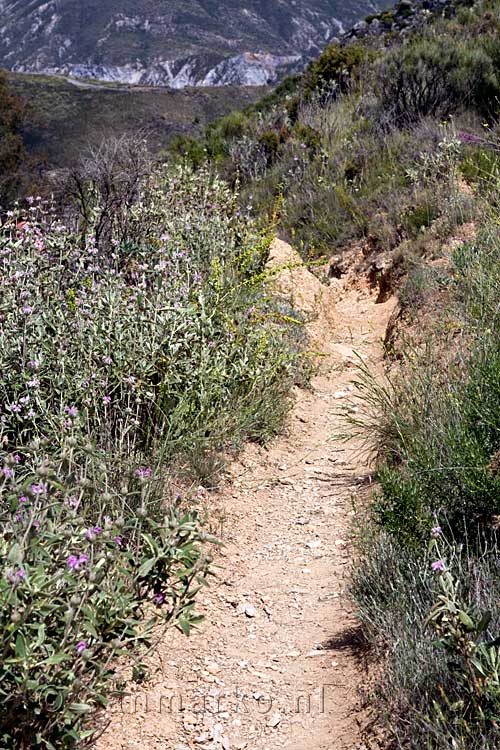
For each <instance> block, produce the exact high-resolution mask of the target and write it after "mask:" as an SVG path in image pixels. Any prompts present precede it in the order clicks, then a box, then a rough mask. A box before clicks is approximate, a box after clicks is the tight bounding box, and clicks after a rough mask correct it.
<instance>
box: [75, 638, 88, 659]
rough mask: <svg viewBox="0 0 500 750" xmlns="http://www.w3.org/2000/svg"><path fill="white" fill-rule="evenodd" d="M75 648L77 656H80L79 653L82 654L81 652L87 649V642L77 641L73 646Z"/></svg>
mask: <svg viewBox="0 0 500 750" xmlns="http://www.w3.org/2000/svg"><path fill="white" fill-rule="evenodd" d="M75 649H76V653H77V654H78V656H80V654H83V652H84V651H86V650H87V642H86V641H78V643H77V644H76V646H75Z"/></svg>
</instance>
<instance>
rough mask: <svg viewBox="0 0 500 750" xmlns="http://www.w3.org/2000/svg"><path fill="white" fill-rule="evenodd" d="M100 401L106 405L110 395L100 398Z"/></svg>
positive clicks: (109, 401) (109, 400)
mask: <svg viewBox="0 0 500 750" xmlns="http://www.w3.org/2000/svg"><path fill="white" fill-rule="evenodd" d="M102 403H103V404H105V405H107V404H110V403H111V396H104V397H103V399H102Z"/></svg>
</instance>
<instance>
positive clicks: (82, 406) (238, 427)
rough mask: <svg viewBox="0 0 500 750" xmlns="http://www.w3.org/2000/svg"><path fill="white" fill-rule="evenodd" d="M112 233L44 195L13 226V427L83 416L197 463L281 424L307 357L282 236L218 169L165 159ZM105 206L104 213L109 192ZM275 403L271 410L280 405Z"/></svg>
mask: <svg viewBox="0 0 500 750" xmlns="http://www.w3.org/2000/svg"><path fill="white" fill-rule="evenodd" d="M128 212H129V217H128V236H127V238H126V240H124V241H121V240H120V239H118V238H114V237H111V238H110V241H109V243H108V245H105V246H104V247H101V246H100V245H99V244H98V243H97V242H96V240H95V233H94V231H93V223H92V217H90V220H89V221H88V223H87V226H86V233H85V235H84V236H82V235H81V234H79V233H78V232H76V231H74V230H73V229H68V228H67V227H65V226H63V225H62V224H61V223H60V221H59V220H58V218H56V216H54V215H52V214H51V213H50V212H48V211H46V210H44V207H41V206H38V205H37V204H36V203H35V204H34V205H32V207H31V208H30V212H29V215H28V216H27V217H25V216H24V215H23V214H22V213H19V212H12V214H11V216H10V218H9V219H8V220H7V222H6V223H5V224H4V226H3V228H2V231H1V234H0V253H1V263H2V266H1V267H2V271H1V274H2V276H1V278H2V297H1V300H0V320H1V322H2V328H1V331H0V370H1V372H2V373H3V377H2V381H1V383H0V402H1V403H3V413H2V420H3V422H4V424H5V426H6V430H7V432H8V433H9V434H10V435H11V438H12V439H13V440H19V439H21V440H23V441H24V440H26V439H30V438H31V437H32V436H33V435H36V434H39V433H40V434H43V435H44V436H45V437H48V436H49V434H52V433H59V430H60V429H61V428H62V429H66V428H67V427H66V428H65V427H64V425H65V423H66V425H67V426H68V425H69V426H71V425H72V424H74V423H78V424H79V425H81V426H82V427H83V429H85V430H86V431H87V432H88V433H89V435H90V436H91V439H92V441H93V442H94V443H95V444H97V445H99V446H100V447H106V448H107V450H108V451H109V452H110V453H113V452H116V450H117V449H118V451H119V452H121V453H125V454H126V455H127V456H130V455H131V453H132V452H134V451H138V452H139V455H138V463H140V460H141V459H140V452H141V451H149V450H152V449H153V448H154V450H155V451H157V450H158V446H159V444H161V452H162V455H163V456H164V458H165V457H168V458H170V459H171V458H172V457H173V456H174V455H175V456H176V457H177V459H178V461H179V462H184V463H189V460H190V457H192V456H193V455H194V454H197V453H199V452H203V451H210V450H221V449H224V448H226V447H227V446H228V445H229V444H231V443H234V442H235V441H236V442H237V441H238V440H239V439H241V437H242V436H244V435H250V436H251V437H252V438H256V439H259V438H260V437H262V436H265V435H267V434H269V432H272V430H273V429H274V428H275V427H276V425H277V424H278V423H279V419H280V418H281V417H282V415H283V413H284V411H285V410H286V396H285V394H286V392H287V389H288V388H289V385H290V383H291V382H292V381H293V378H294V371H295V370H296V369H297V368H296V365H297V362H298V358H297V352H294V351H291V350H290V349H289V348H287V346H286V344H285V342H286V334H287V330H288V329H289V328H290V323H288V324H285V323H284V322H283V320H282V318H281V317H280V316H279V315H273V314H272V312H271V311H270V310H269V307H268V304H267V301H266V300H267V298H268V296H269V295H268V293H267V291H266V287H265V282H266V277H265V274H264V273H263V269H264V263H265V260H266V258H267V249H268V245H269V235H268V234H267V233H265V232H261V231H259V230H258V229H257V228H256V227H255V226H254V225H252V223H251V222H248V221H247V218H246V217H245V216H244V215H242V214H240V213H239V212H238V210H237V208H236V206H235V202H234V196H233V195H232V194H231V193H230V191H229V190H228V188H227V187H226V186H225V185H224V184H223V183H222V182H220V181H219V180H218V179H217V178H212V177H210V176H209V175H208V174H207V173H203V172H202V173H199V174H197V175H194V174H193V173H190V172H189V171H187V170H181V171H180V172H178V173H177V174H174V175H171V174H162V173H157V174H155V175H153V176H151V177H149V178H148V180H147V181H146V182H145V183H144V184H143V185H142V186H141V190H140V191H139V193H138V196H137V199H136V201H135V203H134V205H132V206H131V207H129V209H128ZM94 213H95V215H96V216H100V214H99V206H98V205H97V206H96V208H95V212H94ZM272 402H274V408H273V409H271V403H272Z"/></svg>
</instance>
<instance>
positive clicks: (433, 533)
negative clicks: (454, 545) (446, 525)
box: [431, 526, 443, 539]
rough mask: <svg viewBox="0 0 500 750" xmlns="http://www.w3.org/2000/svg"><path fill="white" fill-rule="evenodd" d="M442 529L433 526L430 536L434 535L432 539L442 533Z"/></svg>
mask: <svg viewBox="0 0 500 750" xmlns="http://www.w3.org/2000/svg"><path fill="white" fill-rule="evenodd" d="M442 531H443V529H442V528H441V526H433V527H432V529H431V536H432V537H434V539H435V538H436V537H438V536H440V534H441V533H442Z"/></svg>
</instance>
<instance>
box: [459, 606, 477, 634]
mask: <svg viewBox="0 0 500 750" xmlns="http://www.w3.org/2000/svg"><path fill="white" fill-rule="evenodd" d="M458 617H459V618H460V622H461V623H462V624H463V625H465V627H466V628H467V630H475V626H474V623H473V621H472V620H471V618H470V617H469V615H468V614H467V612H464V611H463V610H460V612H459V613H458Z"/></svg>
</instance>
